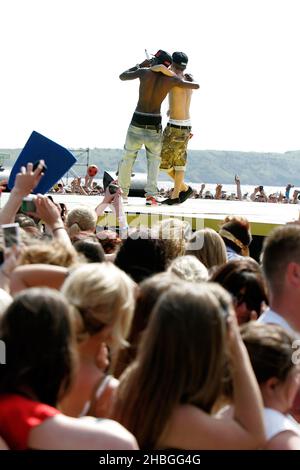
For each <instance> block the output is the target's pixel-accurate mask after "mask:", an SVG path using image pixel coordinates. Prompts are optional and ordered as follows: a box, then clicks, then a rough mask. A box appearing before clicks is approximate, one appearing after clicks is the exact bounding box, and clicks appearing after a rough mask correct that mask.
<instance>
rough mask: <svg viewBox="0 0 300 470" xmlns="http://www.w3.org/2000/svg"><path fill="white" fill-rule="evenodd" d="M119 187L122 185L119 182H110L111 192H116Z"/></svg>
mask: <svg viewBox="0 0 300 470" xmlns="http://www.w3.org/2000/svg"><path fill="white" fill-rule="evenodd" d="M119 187H120V186H119V185H118V184H115V183H110V184H109V185H108V190H109V192H110V194H115V193H116V192H117V191H118V189H119Z"/></svg>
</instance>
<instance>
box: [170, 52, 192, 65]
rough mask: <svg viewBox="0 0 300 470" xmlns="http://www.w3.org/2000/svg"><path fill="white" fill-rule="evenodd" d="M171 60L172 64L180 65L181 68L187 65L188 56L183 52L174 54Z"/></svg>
mask: <svg viewBox="0 0 300 470" xmlns="http://www.w3.org/2000/svg"><path fill="white" fill-rule="evenodd" d="M172 59H173V62H174V64H177V65H180V66H181V67H186V66H187V63H188V60H189V59H188V56H187V55H186V54H185V53H184V52H174V53H173V54H172Z"/></svg>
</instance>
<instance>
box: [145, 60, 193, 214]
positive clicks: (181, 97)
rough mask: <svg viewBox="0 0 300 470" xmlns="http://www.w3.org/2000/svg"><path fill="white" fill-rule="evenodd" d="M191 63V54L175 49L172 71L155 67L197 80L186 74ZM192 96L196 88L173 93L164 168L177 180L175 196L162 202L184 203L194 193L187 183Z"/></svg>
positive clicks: (164, 133)
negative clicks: (186, 171) (188, 64)
mask: <svg viewBox="0 0 300 470" xmlns="http://www.w3.org/2000/svg"><path fill="white" fill-rule="evenodd" d="M187 63H188V57H187V55H186V54H185V53H184V52H174V53H173V55H172V65H171V67H170V70H169V69H167V68H166V67H164V66H161V67H160V68H158V67H155V68H154V70H155V71H160V72H162V73H165V74H167V75H170V74H171V76H177V77H178V78H181V79H182V80H189V81H190V82H191V83H194V82H193V79H192V76H191V75H190V74H185V73H184V71H185V69H186V66H187ZM152 70H153V69H152ZM198 88H199V87H198ZM191 97H192V87H191V88H180V87H177V86H175V87H173V88H172V89H171V90H170V92H169V111H168V115H169V122H168V123H167V126H166V128H165V130H164V132H163V143H162V151H161V164H160V169H161V170H164V171H167V172H168V175H169V176H170V177H171V178H172V179H173V180H174V189H173V191H172V194H171V196H170V197H169V198H167V199H165V200H164V201H163V202H162V204H168V205H173V204H180V203H182V202H184V201H185V200H186V199H188V198H189V197H191V196H192V195H193V190H192V188H191V187H190V186H188V185H187V184H186V183H185V182H184V174H185V169H186V160H187V145H188V141H189V140H190V138H191V136H192V134H191V129H192V127H191V120H190V104H191Z"/></svg>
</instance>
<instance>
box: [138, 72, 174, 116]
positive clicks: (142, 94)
mask: <svg viewBox="0 0 300 470" xmlns="http://www.w3.org/2000/svg"><path fill="white" fill-rule="evenodd" d="M140 72H141V75H140V76H139V78H140V89H139V101H138V104H137V107H136V111H140V112H143V113H155V114H159V113H160V107H161V103H162V102H163V100H164V99H165V97H166V96H167V94H168V93H169V91H170V90H171V88H172V87H174V79H173V78H171V77H167V76H165V75H163V74H162V73H155V72H152V71H151V70H149V69H141V70H140ZM176 88H179V87H176ZM179 90H180V88H179Z"/></svg>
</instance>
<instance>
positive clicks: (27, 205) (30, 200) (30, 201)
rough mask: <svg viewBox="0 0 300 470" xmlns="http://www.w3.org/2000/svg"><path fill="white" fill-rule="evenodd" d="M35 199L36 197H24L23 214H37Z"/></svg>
mask: <svg viewBox="0 0 300 470" xmlns="http://www.w3.org/2000/svg"><path fill="white" fill-rule="evenodd" d="M34 200H35V197H34V196H27V197H23V200H22V205H21V210H22V212H25V213H26V212H35V202H34Z"/></svg>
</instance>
